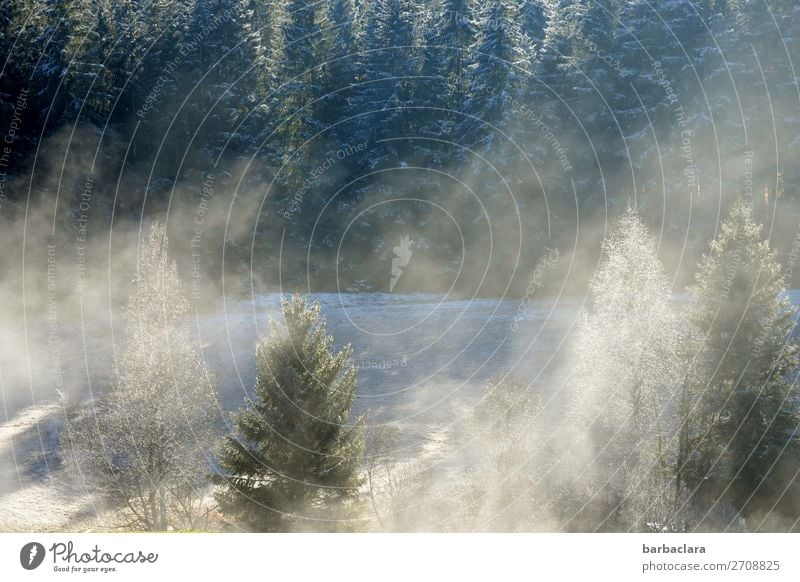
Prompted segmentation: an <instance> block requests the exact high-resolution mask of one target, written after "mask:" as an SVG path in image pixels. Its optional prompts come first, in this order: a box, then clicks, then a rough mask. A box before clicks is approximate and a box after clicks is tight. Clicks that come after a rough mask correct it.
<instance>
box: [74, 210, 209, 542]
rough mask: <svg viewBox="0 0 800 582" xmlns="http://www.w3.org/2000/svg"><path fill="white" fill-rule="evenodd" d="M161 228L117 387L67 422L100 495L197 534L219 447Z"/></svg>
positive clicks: (137, 284) (142, 518)
mask: <svg viewBox="0 0 800 582" xmlns="http://www.w3.org/2000/svg"><path fill="white" fill-rule="evenodd" d="M188 315H189V302H188V300H187V299H186V297H185V295H184V292H183V289H182V286H181V282H180V279H179V278H178V273H177V269H176V266H175V263H174V262H173V261H172V260H170V258H169V255H168V252H167V235H166V229H165V227H164V226H162V225H161V224H158V223H155V224H154V225H153V226H152V228H151V230H150V234H149V236H148V238H147V240H146V241H145V243H144V244H143V245H142V248H141V251H140V255H139V262H138V268H137V273H136V278H135V279H134V283H133V290H132V292H131V295H130V298H129V300H128V304H127V307H126V310H125V318H126V320H127V331H126V339H125V346H124V348H123V350H122V353H121V355H120V357H119V360H118V361H117V377H116V380H115V382H114V385H113V386H112V387H111V388H110V389H109V390H108V391H107V392H106V393H105V394H103V395H102V396H101V397H100V399H99V400H98V401H96V402H95V403H94V407H93V410H91V411H90V410H86V411H83V412H82V413H80V414H79V415H78V416H77V417H76V418H73V419H71V420H70V422H69V423H68V432H67V441H66V442H67V451H66V452H67V455H68V457H70V458H72V459H73V460H74V461H76V462H77V466H78V468H80V470H81V472H82V474H83V476H84V477H85V478H86V479H87V482H88V483H90V484H91V485H92V486H93V487H94V488H95V489H96V490H97V492H98V493H100V494H101V495H104V496H107V497H109V498H110V499H111V501H112V502H114V503H116V504H119V506H120V507H121V508H122V510H123V514H124V515H126V516H128V517H130V519H131V522H130V524H131V525H133V526H135V527H138V528H141V529H145V530H151V531H152V530H166V529H168V528H193V527H195V520H196V518H197V510H198V508H199V506H200V503H201V502H202V497H203V495H204V492H205V490H206V486H207V480H206V475H207V473H208V463H207V458H208V455H209V454H210V449H211V447H213V436H214V435H213V426H214V422H213V418H214V416H213V410H214V406H215V400H214V388H213V385H212V381H211V377H210V374H209V370H208V369H207V368H206V365H205V363H204V361H203V359H202V357H201V354H200V351H199V347H198V345H197V343H196V341H195V339H194V337H193V335H192V333H191V328H190V326H189V319H188Z"/></svg>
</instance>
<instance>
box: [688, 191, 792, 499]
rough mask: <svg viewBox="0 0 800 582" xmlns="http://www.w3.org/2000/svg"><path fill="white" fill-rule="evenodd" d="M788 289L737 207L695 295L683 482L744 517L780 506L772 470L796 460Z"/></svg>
mask: <svg viewBox="0 0 800 582" xmlns="http://www.w3.org/2000/svg"><path fill="white" fill-rule="evenodd" d="M785 290H786V289H785V283H784V278H783V275H782V273H781V267H780V265H779V264H778V263H777V261H776V259H775V252H774V251H773V250H772V249H771V248H770V245H769V242H768V241H766V240H764V239H762V237H761V226H760V225H759V224H757V223H755V222H754V220H753V217H752V208H751V207H750V205H748V204H747V203H745V202H744V201H743V200H742V199H738V200H736V202H735V203H734V204H733V206H732V207H731V209H730V212H729V215H728V218H727V219H726V220H725V222H724V223H723V224H722V226H721V229H720V234H719V236H718V237H717V239H716V240H714V241H712V243H711V249H710V252H709V254H708V255H707V256H704V257H703V259H702V261H701V264H700V267H699V272H698V275H697V281H696V285H695V286H694V288H693V289H692V291H693V293H694V295H695V297H696V303H695V304H694V307H693V310H692V321H693V323H694V325H695V326H696V328H697V334H698V340H697V346H696V353H695V356H696V357H695V360H696V365H695V367H694V369H693V379H694V393H695V394H696V399H697V402H698V404H697V406H696V407H695V408H696V409H697V414H696V420H695V429H694V430H693V431H692V433H691V436H692V440H691V448H690V451H689V454H688V455H687V456H688V469H689V470H688V471H687V475H688V480H689V485H690V486H692V487H693V488H694V489H695V490H696V491H697V492H698V493H700V494H701V495H702V496H703V497H705V498H706V499H708V500H709V501H710V502H711V503H718V502H719V501H722V500H725V499H727V500H729V501H730V502H731V503H733V505H734V506H735V507H736V508H737V509H739V510H740V512H743V513H744V514H745V515H746V514H747V513H748V512H749V511H751V510H754V509H756V506H757V505H758V504H761V505H762V506H763V505H764V504H766V507H767V508H769V507H770V506H771V504H772V503H773V502H774V501H776V500H777V499H778V498H779V496H780V495H781V494H782V491H783V489H784V487H785V485H786V484H785V483H782V482H778V480H777V479H776V478H775V476H776V474H777V471H776V468H777V467H779V466H780V465H781V464H784V463H786V462H788V461H790V460H791V459H792V458H793V457H796V455H797V452H798V447H797V440H796V438H794V435H795V431H796V430H797V427H798V422H800V416H799V415H798V400H797V398H798V390H797V388H796V386H795V385H794V383H793V382H792V381H791V377H790V376H791V375H792V374H793V372H794V371H795V370H796V368H797V353H798V350H797V345H796V343H795V342H794V340H793V339H791V331H792V328H793V326H794V321H795V314H796V309H795V308H794V307H792V306H791V304H790V303H789V300H788V298H787V297H786V295H785V293H784V292H785Z"/></svg>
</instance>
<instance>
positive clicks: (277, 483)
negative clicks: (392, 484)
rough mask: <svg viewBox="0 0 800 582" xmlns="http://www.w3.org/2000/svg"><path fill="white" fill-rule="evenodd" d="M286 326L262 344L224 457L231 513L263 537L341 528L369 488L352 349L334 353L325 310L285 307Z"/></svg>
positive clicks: (297, 302) (288, 303)
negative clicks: (364, 483)
mask: <svg viewBox="0 0 800 582" xmlns="http://www.w3.org/2000/svg"><path fill="white" fill-rule="evenodd" d="M282 308H283V318H284V323H285V325H284V326H283V327H282V328H281V327H279V326H278V325H277V324H276V323H275V322H273V330H272V334H271V335H270V336H269V337H266V338H263V339H262V340H261V341H260V342H259V344H258V347H257V354H256V357H257V366H258V372H257V377H256V385H255V388H254V395H253V398H252V399H249V400H248V401H247V405H246V407H245V409H244V410H243V411H242V412H240V413H239V414H238V415H237V417H236V430H237V433H236V434H233V435H230V436H229V437H228V438H227V439H226V440H225V442H224V444H223V448H222V452H221V454H220V457H219V464H220V467H221V469H222V474H221V476H220V482H221V483H222V484H223V487H222V489H221V491H220V493H219V495H218V499H219V502H220V506H221V507H222V510H223V512H224V513H226V514H227V515H230V516H231V517H233V518H235V519H237V520H241V521H242V522H245V523H247V524H248V525H249V526H250V527H251V528H253V529H254V530H258V531H276V530H286V529H290V528H302V527H304V524H303V523H301V521H302V520H303V519H310V520H319V521H316V523H315V524H314V525H313V529H332V528H334V527H336V526H337V525H338V524H339V523H340V522H339V520H343V519H344V518H346V517H347V514H348V513H347V512H348V510H349V509H351V508H352V506H353V504H354V502H355V501H356V499H357V495H358V488H359V486H360V484H361V476H360V464H361V461H362V456H363V448H364V441H363V437H362V430H361V423H362V420H363V417H361V418H358V419H356V420H355V423H354V424H349V420H350V416H351V408H352V405H353V401H354V398H355V389H356V370H355V368H354V367H353V366H352V365H351V364H350V363H349V358H350V347H349V346H346V347H345V348H343V349H342V350H340V351H339V352H334V350H333V338H332V337H330V336H329V335H327V331H326V328H325V322H324V320H323V319H322V317H321V315H320V305H319V303H315V304H313V305H309V304H308V301H307V300H306V299H305V298H302V297H299V296H294V297H292V298H291V299H284V300H283V302H282ZM343 523H344V524H345V525H343V526H340V527H346V522H343Z"/></svg>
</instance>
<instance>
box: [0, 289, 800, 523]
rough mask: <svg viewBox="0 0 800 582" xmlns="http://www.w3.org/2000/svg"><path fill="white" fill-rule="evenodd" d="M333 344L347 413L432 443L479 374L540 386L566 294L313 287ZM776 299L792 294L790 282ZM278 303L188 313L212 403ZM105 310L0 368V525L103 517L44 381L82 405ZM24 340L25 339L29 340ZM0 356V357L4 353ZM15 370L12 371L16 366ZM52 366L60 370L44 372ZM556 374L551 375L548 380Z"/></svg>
mask: <svg viewBox="0 0 800 582" xmlns="http://www.w3.org/2000/svg"><path fill="white" fill-rule="evenodd" d="M316 298H317V299H319V300H320V302H321V303H322V309H323V313H324V315H325V317H326V319H327V323H328V330H329V332H330V333H331V334H332V335H333V336H334V337H335V338H336V344H337V346H341V345H343V344H345V343H350V344H351V346H352V349H353V360H354V363H355V364H356V366H357V367H358V368H359V374H358V379H359V380H358V396H357V400H356V404H355V412H356V413H357V414H362V413H364V412H367V411H368V412H369V417H368V419H369V420H368V425H380V424H386V423H390V424H392V425H394V426H397V427H399V428H401V429H402V433H403V435H404V438H405V439H406V441H405V443H404V445H405V446H407V447H408V449H409V451H411V450H416V451H418V450H420V448H426V447H429V446H435V441H436V439H438V438H446V434H447V431H448V427H451V426H455V425H457V424H458V422H459V420H460V419H461V418H463V417H466V415H468V413H469V410H470V408H471V407H473V406H474V404H475V402H476V398H479V397H480V396H481V394H482V387H483V386H485V384H486V381H487V380H489V379H490V378H492V377H495V376H498V375H502V374H507V373H511V374H514V375H517V376H521V377H523V378H526V379H528V380H529V381H531V382H532V383H533V385H534V386H535V387H536V389H539V390H542V391H546V390H548V389H550V388H551V387H552V385H553V384H554V382H553V378H554V377H556V375H557V374H558V372H559V370H560V369H561V364H562V363H563V359H564V357H566V353H567V346H568V339H569V331H570V330H571V329H574V326H575V325H576V324H577V321H578V318H579V308H580V306H581V303H580V300H574V299H570V300H563V299H561V300H557V301H556V300H542V301H532V302H530V303H527V304H526V303H524V302H521V301H520V300H519V299H513V300H503V301H500V300H492V299H473V300H453V301H442V300H441V299H440V298H439V297H436V296H430V295H395V294H343V295H339V294H320V295H317V296H316ZM790 298H791V300H792V302H793V303H794V304H795V305H800V291H796V290H795V291H792V292H791V293H790ZM278 313H279V297H278V296H277V295H266V296H262V297H260V298H259V299H258V300H257V301H256V302H243V301H226V302H220V303H219V304H218V306H217V308H216V309H215V310H213V311H212V312H211V313H206V314H203V315H199V316H198V317H197V318H196V319H195V320H194V321H193V325H194V327H195V331H196V333H197V334H198V338H199V341H200V344H201V345H202V349H203V356H204V357H205V358H206V360H207V361H208V363H209V364H210V367H211V368H212V370H213V371H214V373H215V374H216V381H217V386H218V395H219V401H220V409H221V411H222V412H223V415H226V414H227V413H229V412H231V411H234V410H236V409H237V408H238V407H239V406H240V405H241V403H242V401H243V399H244V398H245V396H246V395H247V394H248V393H249V391H250V390H251V389H252V386H253V382H254V378H255V356H254V353H255V341H256V338H257V337H258V335H259V334H263V333H266V332H268V330H269V324H268V319H269V317H270V316H276V315H277V314H278ZM120 324H121V321H119V316H118V315H115V320H114V333H113V334H112V332H111V326H110V324H109V322H108V321H93V322H86V323H84V324H81V323H80V322H70V323H68V324H63V323H62V325H60V326H59V329H58V336H57V338H58V342H57V343H53V342H52V341H50V340H48V335H47V330H46V329H41V330H31V331H29V335H28V337H27V338H26V339H22V340H21V341H26V342H27V346H29V347H28V349H27V351H26V353H27V354H28V361H27V362H22V364H24V365H21V366H16V367H15V368H13V370H12V369H11V368H9V367H8V365H6V366H5V367H3V368H0V380H1V381H2V384H0V388H1V389H2V395H3V402H2V404H3V407H4V408H3V410H2V411H0V413H2V414H3V416H2V417H0V420H2V421H3V422H2V423H0V471H1V472H2V480H0V531H21V530H22V531H24V530H36V531H51V530H63V529H86V528H94V527H101V528H102V527H103V526H102V523H101V522H98V520H97V508H96V507H95V506H94V505H93V504H92V499H90V498H89V496H87V495H86V494H85V493H84V492H83V491H82V488H81V486H80V484H79V483H75V482H74V479H73V480H70V479H67V478H66V475H65V474H64V471H63V468H62V467H61V464H60V460H59V457H58V455H57V453H56V451H57V446H58V434H59V430H60V428H61V426H62V425H63V417H64V411H63V408H62V407H61V406H60V405H59V401H58V398H57V391H56V386H57V385H59V384H61V383H63V388H64V390H65V391H66V393H67V394H68V396H69V400H70V401H71V402H73V403H77V402H82V403H89V402H90V401H91V398H92V397H93V396H96V395H97V394H98V393H100V392H102V390H104V389H105V388H106V387H107V386H108V385H109V382H110V378H111V371H112V370H113V366H112V362H113V355H114V349H115V347H116V348H117V349H120V348H121V347H122V341H123V328H122V327H121V325H120ZM34 346H37V349H34ZM6 364H7V363H6ZM20 370H21V371H20ZM56 370H57V371H58V372H59V374H60V380H58V381H57V380H56V376H55V372H56ZM556 384H557V383H556Z"/></svg>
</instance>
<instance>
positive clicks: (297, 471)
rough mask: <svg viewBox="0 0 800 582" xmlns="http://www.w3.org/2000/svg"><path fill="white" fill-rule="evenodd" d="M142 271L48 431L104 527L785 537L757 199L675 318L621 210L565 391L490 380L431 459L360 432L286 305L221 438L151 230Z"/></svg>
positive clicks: (325, 364) (340, 378)
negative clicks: (96, 363)
mask: <svg viewBox="0 0 800 582" xmlns="http://www.w3.org/2000/svg"><path fill="white" fill-rule="evenodd" d="M141 257H142V258H141V266H142V269H141V270H140V271H139V275H138V276H137V278H136V280H135V281H134V282H133V284H132V286H131V295H130V299H129V301H128V305H127V307H126V312H125V315H126V319H127V322H128V333H127V336H126V341H125V345H124V346H123V348H122V350H121V357H120V359H119V364H118V374H117V375H116V377H115V380H114V381H113V384H112V385H110V386H108V387H107V388H106V389H105V390H104V392H103V394H102V396H101V397H100V398H99V399H97V400H95V401H94V402H93V403H92V405H91V407H89V406H82V405H77V406H70V414H69V418H68V422H67V424H66V427H65V429H64V431H63V432H62V435H61V443H62V455H63V459H64V461H65V463H66V465H67V466H68V467H70V468H71V470H72V471H74V474H75V475H76V478H77V476H79V477H80V483H81V484H82V486H83V487H86V488H87V489H88V490H89V491H90V492H91V493H92V494H93V495H95V498H96V499H97V501H96V502H95V507H104V514H103V516H101V517H103V519H105V521H101V522H100V523H103V524H104V527H125V528H128V529H145V530H166V529H178V530H186V529H188V530H197V529H200V530H203V529H205V530H208V529H211V530H219V529H221V530H229V531H231V530H233V531H235V530H244V531H646V532H688V531H765V530H768V531H797V530H798V527H799V525H798V524H800V501H799V500H800V462H798V459H799V458H800V438H798V430H799V429H800V393H799V392H798V389H797V383H796V374H797V366H798V357H797V356H798V346H797V343H796V342H795V340H794V339H793V337H792V336H793V334H792V332H793V330H794V326H795V324H796V316H797V311H796V309H795V308H794V307H792V306H791V304H790V303H789V302H788V299H787V298H786V295H785V280H784V274H783V273H782V270H781V268H780V266H779V265H778V264H777V262H776V260H775V253H774V251H773V250H772V249H771V248H770V246H769V244H768V243H767V242H766V241H765V240H764V239H763V238H762V227H761V225H759V224H757V223H756V222H755V221H754V220H753V218H752V201H747V200H746V199H738V200H737V201H736V202H735V203H734V204H733V205H732V207H731V208H730V210H729V212H728V215H727V218H726V220H725V221H724V223H723V225H722V227H721V232H720V234H719V236H718V237H717V238H716V239H715V240H714V241H712V243H711V245H710V248H709V249H708V253H707V254H706V255H705V256H704V257H703V258H702V260H701V262H700V264H699V265H698V268H697V272H696V280H695V283H694V285H693V286H692V287H691V288H690V289H689V291H690V293H691V297H692V300H691V301H690V302H689V303H688V304H687V303H684V304H680V303H678V302H676V301H675V299H674V298H673V296H672V293H671V290H670V285H669V282H668V280H667V277H666V276H665V273H664V268H663V266H662V264H661V263H660V261H659V260H658V258H657V255H656V240H655V238H654V237H652V235H651V234H650V233H649V232H648V229H647V227H646V226H645V224H644V223H643V221H642V219H641V218H640V217H639V215H638V213H637V212H636V211H635V210H632V209H628V210H627V211H626V212H625V213H624V214H623V215H622V216H621V217H620V218H619V219H618V220H617V221H616V223H615V225H614V228H613V230H612V232H611V233H610V235H609V236H608V237H607V238H606V239H605V241H604V243H603V257H602V262H601V264H600V266H599V268H598V270H597V272H596V273H595V275H594V277H593V279H592V283H591V298H592V301H591V305H590V307H589V308H588V309H587V310H586V311H584V312H583V313H581V314H579V319H580V322H579V324H578V326H577V332H576V333H575V334H574V336H572V342H571V345H570V348H569V352H568V356H567V357H566V358H565V361H564V364H563V367H564V370H563V374H561V375H560V377H558V378H556V379H555V380H552V381H553V382H554V383H555V384H554V385H553V386H543V385H542V383H541V382H534V381H533V380H532V379H529V378H523V377H513V376H510V375H505V376H502V377H498V378H497V379H496V380H494V381H492V382H491V383H490V384H489V385H488V386H485V388H484V390H483V391H482V393H481V396H480V398H479V399H478V400H477V401H476V402H474V403H471V404H470V405H469V406H468V407H465V410H466V409H467V408H468V409H469V411H468V412H465V413H464V414H462V415H461V416H462V418H459V419H455V423H454V425H457V426H459V430H457V431H455V432H452V431H451V433H450V435H449V436H448V438H447V439H446V441H445V442H443V443H442V447H441V449H440V450H439V451H438V452H437V454H435V455H430V454H426V453H425V451H424V449H425V447H422V448H420V449H413V450H412V449H409V447H408V446H407V445H403V444H402V434H401V431H402V430H412V429H411V428H408V427H406V428H405V429H401V428H400V427H399V426H397V425H394V424H392V423H388V424H382V423H381V424H370V423H369V414H368V413H367V414H365V415H363V416H360V417H357V418H356V417H354V415H353V402H354V399H355V397H356V392H357V382H358V377H357V369H356V367H355V366H354V365H353V362H352V360H351V359H350V355H351V352H350V347H349V346H344V347H343V348H342V349H340V350H338V351H337V350H336V349H335V348H334V343H333V342H334V338H332V337H331V336H330V335H329V334H328V332H327V330H326V325H325V320H324V316H323V314H322V312H321V309H320V305H319V303H314V302H312V301H311V300H310V299H308V298H306V297H303V296H300V295H295V296H292V297H284V299H283V301H282V313H281V316H280V318H279V319H278V320H276V321H273V324H272V328H271V331H270V332H269V333H268V334H266V335H265V336H263V337H262V338H260V339H259V341H258V344H257V346H256V350H255V359H256V365H257V374H256V379H255V385H254V386H253V389H252V391H250V392H248V397H247V398H246V400H245V402H244V403H243V405H242V407H241V409H240V410H239V411H238V412H235V413H234V414H233V415H232V416H231V417H229V418H228V417H226V418H225V419H224V422H221V421H220V419H219V418H218V416H219V413H218V410H219V409H218V403H217V401H216V398H215V393H216V391H215V380H214V378H213V374H212V373H211V372H210V371H209V369H208V367H207V365H206V364H205V362H204V360H203V358H202V355H201V352H200V350H199V347H198V346H197V345H196V344H195V343H194V339H193V336H192V334H191V333H190V330H189V326H190V325H191V322H190V321H189V320H188V318H187V317H186V315H187V313H188V309H189V303H188V301H187V300H186V298H185V293H184V291H183V289H182V287H181V284H180V279H179V277H178V275H177V271H176V266H175V263H174V261H172V260H171V259H170V258H169V254H168V246H167V237H166V231H165V229H164V227H163V226H161V225H158V224H156V225H155V226H153V228H152V230H151V232H150V235H149V237H148V238H147V239H146V241H145V243H144V245H143V249H142V253H141ZM537 353H538V352H537ZM455 397H458V396H457V395H456V396H454V395H451V398H455ZM466 404H468V403H466V402H465V405H466ZM215 419H216V420H215ZM104 499H105V500H106V501H107V503H108V505H106V506H103V505H102V500H104Z"/></svg>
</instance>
